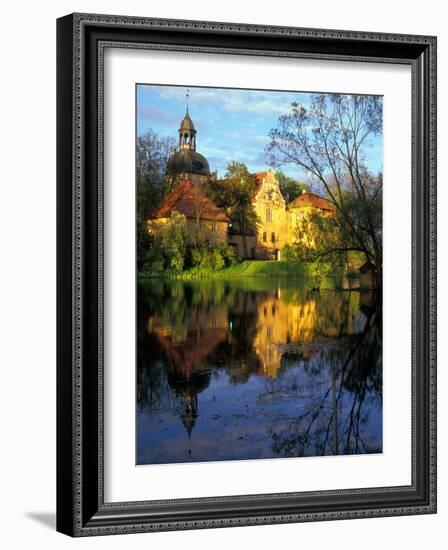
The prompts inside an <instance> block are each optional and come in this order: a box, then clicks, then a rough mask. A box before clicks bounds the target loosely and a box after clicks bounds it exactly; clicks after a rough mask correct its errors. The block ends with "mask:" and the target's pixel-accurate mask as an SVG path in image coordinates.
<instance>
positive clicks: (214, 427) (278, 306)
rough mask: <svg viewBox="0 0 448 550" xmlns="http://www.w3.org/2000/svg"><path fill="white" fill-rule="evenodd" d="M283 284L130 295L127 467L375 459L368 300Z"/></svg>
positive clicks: (375, 396)
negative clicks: (132, 399)
mask: <svg viewBox="0 0 448 550" xmlns="http://www.w3.org/2000/svg"><path fill="white" fill-rule="evenodd" d="M288 284H289V285H290V283H285V286H286V288H284V289H282V290H283V291H282V292H279V281H266V282H264V283H263V285H261V287H260V285H259V283H257V286H256V288H251V285H250V284H249V283H248V282H247V281H246V282H245V283H244V286H243V288H241V287H240V285H238V283H235V282H233V283H231V284H229V283H224V282H222V281H216V282H215V283H214V284H212V285H207V284H205V283H204V284H202V283H195V284H191V283H181V282H175V283H172V284H168V285H167V284H166V283H164V288H163V289H159V288H157V285H155V284H154V285H149V286H147V287H146V288H144V289H140V292H141V293H140V294H139V325H138V326H139V346H138V352H139V359H138V387H137V397H138V406H137V464H147V463H170V462H186V461H210V460H224V459H227V460H231V459H256V458H274V457H290V456H317V455H328V454H346V453H350V454H352V453H366V452H381V449H382V413H381V410H382V409H381V392H382V389H381V388H382V384H381V345H380V342H381V326H380V325H379V322H380V318H381V315H379V312H378V309H377V307H376V306H375V305H374V297H373V296H372V295H370V294H369V295H361V294H360V293H359V292H358V293H351V294H350V293H347V292H341V293H336V292H322V293H321V295H310V294H309V293H306V292H302V291H298V290H297V289H291V288H290V289H288V288H287V287H288ZM220 285H223V288H221V286H220ZM158 286H160V282H158ZM173 300H174V303H173Z"/></svg>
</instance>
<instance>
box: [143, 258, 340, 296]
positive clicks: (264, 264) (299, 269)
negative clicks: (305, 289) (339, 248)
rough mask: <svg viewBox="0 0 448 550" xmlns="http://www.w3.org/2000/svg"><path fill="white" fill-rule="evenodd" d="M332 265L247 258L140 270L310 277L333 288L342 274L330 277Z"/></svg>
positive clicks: (186, 275)
mask: <svg viewBox="0 0 448 550" xmlns="http://www.w3.org/2000/svg"><path fill="white" fill-rule="evenodd" d="M332 271H333V266H332V265H331V264H329V263H320V264H317V263H314V262H284V261H281V262H276V261H261V260H244V261H242V262H240V263H238V264H236V265H234V266H232V267H228V268H225V269H221V270H219V271H216V270H213V269H203V268H202V269H201V268H193V269H189V270H187V271H183V272H181V273H175V272H168V271H164V272H163V273H157V274H156V273H140V274H139V278H142V279H145V278H152V277H165V278H170V279H184V280H193V279H234V278H235V279H236V278H240V277H297V278H301V279H307V280H308V281H309V285H310V286H315V287H320V288H322V289H332V288H335V287H337V286H339V284H338V283H339V280H340V277H339V276H336V277H335V276H331V272H332Z"/></svg>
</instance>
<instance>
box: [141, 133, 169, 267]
mask: <svg viewBox="0 0 448 550" xmlns="http://www.w3.org/2000/svg"><path fill="white" fill-rule="evenodd" d="M174 147H175V141H174V139H172V138H169V137H168V138H159V137H158V136H157V135H156V134H155V133H154V132H153V131H152V130H150V131H149V132H147V133H146V134H144V135H142V136H139V137H138V138H137V145H136V180H137V181H136V205H137V209H136V234H137V265H138V268H139V267H140V266H141V265H142V262H143V261H144V258H145V253H146V251H147V249H148V247H149V246H150V239H149V236H148V231H147V228H146V220H147V217H148V213H149V212H151V211H154V210H156V209H157V207H158V206H159V204H160V202H161V200H162V198H163V197H164V195H165V194H166V184H165V171H166V165H167V162H168V158H169V156H170V154H171V152H172V150H173V148H174Z"/></svg>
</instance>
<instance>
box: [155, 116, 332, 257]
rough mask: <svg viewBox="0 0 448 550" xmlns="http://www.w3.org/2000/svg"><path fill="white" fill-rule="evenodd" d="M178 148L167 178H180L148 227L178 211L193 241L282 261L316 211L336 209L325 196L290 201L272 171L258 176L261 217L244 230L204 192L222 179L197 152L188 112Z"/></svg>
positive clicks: (306, 195) (325, 212) (256, 195)
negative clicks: (221, 244)
mask: <svg viewBox="0 0 448 550" xmlns="http://www.w3.org/2000/svg"><path fill="white" fill-rule="evenodd" d="M178 131H179V142H178V148H177V150H176V151H174V152H173V153H172V155H171V156H170V158H169V159H168V163H167V178H170V179H171V180H172V181H175V182H176V184H175V185H173V190H172V191H171V193H169V194H168V195H167V196H166V197H165V199H164V201H163V203H162V204H161V205H160V207H159V208H158V209H157V211H156V212H154V213H152V214H151V215H150V216H149V218H148V222H147V225H148V231H149V232H150V233H153V232H156V231H157V227H159V226H160V225H161V224H163V223H166V222H167V221H168V220H169V219H170V216H171V214H172V213H173V212H174V211H177V212H180V213H181V214H184V215H185V217H186V220H187V231H188V237H189V240H190V241H191V242H192V243H194V244H198V243H199V242H203V243H206V244H208V245H210V246H214V245H216V244H217V243H225V244H228V245H230V246H233V247H234V248H235V250H236V252H237V254H238V256H239V257H240V258H253V259H259V260H280V259H281V250H282V248H283V247H284V246H285V245H286V244H294V243H296V242H297V240H298V238H299V237H298V228H299V227H300V225H301V224H303V221H304V220H305V219H307V218H308V217H309V216H311V215H313V214H316V213H318V214H320V215H322V216H334V215H335V208H334V206H333V205H332V204H331V203H330V202H329V201H328V200H326V199H324V198H322V197H320V196H318V195H316V194H314V193H309V192H303V193H302V194H301V195H300V196H299V197H297V198H296V199H295V200H294V201H293V202H291V203H289V204H288V205H287V204H286V202H285V199H284V197H283V195H282V193H281V190H280V187H279V182H278V180H277V178H276V177H275V173H274V172H273V171H272V170H271V169H268V170H267V171H265V172H258V173H255V174H253V176H254V177H255V182H256V185H255V191H254V194H253V199H252V206H253V208H254V211H255V213H256V215H257V218H258V223H257V225H256V227H253V228H251V229H246V230H245V231H244V232H241V231H239V229H238V227H236V226H234V225H233V224H232V223H231V220H230V218H229V216H228V214H227V213H226V212H225V211H224V209H222V208H219V207H218V206H217V205H216V204H214V203H213V201H211V200H210V199H209V198H208V197H207V196H206V195H205V194H204V193H203V192H202V191H201V185H203V184H205V183H212V184H213V182H214V181H216V180H217V176H216V173H213V174H212V173H211V172H210V167H209V163H208V161H207V159H206V158H205V157H204V156H203V155H201V154H200V153H198V152H197V151H196V135H197V130H196V128H195V125H194V123H193V120H192V119H191V117H190V114H189V112H188V107H187V111H186V113H185V116H184V118H183V119H182V121H181V123H180V127H179V130H178ZM300 239H301V240H302V241H304V242H305V243H306V244H307V246H311V247H312V246H313V242H312V239H311V237H309V236H307V235H306V234H305V235H302V236H301V237H300Z"/></svg>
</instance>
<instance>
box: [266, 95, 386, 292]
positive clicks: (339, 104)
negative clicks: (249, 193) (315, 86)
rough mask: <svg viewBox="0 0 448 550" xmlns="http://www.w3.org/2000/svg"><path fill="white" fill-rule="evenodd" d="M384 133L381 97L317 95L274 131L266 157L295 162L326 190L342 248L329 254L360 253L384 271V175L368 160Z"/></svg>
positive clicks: (279, 163)
mask: <svg viewBox="0 0 448 550" xmlns="http://www.w3.org/2000/svg"><path fill="white" fill-rule="evenodd" d="M381 131H382V98H381V97H378V96H357V95H342V94H314V95H313V96H312V98H311V103H310V105H309V107H304V106H303V105H299V104H298V103H293V104H292V105H291V111H290V112H289V113H288V114H285V115H283V116H281V117H280V118H279V120H278V123H277V126H276V128H273V129H272V130H271V131H270V138H271V142H270V144H269V145H268V147H267V155H268V158H269V160H270V162H271V163H272V164H273V165H275V166H282V165H286V164H289V165H291V164H292V165H295V166H298V167H300V168H301V169H303V170H305V171H306V172H308V173H309V174H310V175H311V176H312V177H313V178H314V179H315V180H316V181H317V182H319V184H320V185H321V187H322V188H323V189H324V191H325V193H326V195H327V196H328V198H329V200H330V201H331V202H332V203H333V204H334V206H335V207H336V210H337V220H338V223H339V224H340V235H341V236H342V237H343V238H342V240H341V242H340V243H339V245H340V246H333V245H332V246H328V247H327V251H326V252H327V253H328V254H330V253H338V252H341V253H344V252H348V251H359V252H362V253H363V254H364V256H365V259H366V260H367V261H368V262H369V263H371V264H372V265H373V266H374V272H375V275H376V276H377V283H378V285H380V284H381V274H382V214H381V213H382V175H381V174H377V175H372V174H370V173H369V172H368V169H367V166H366V163H365V153H366V149H367V147H369V145H371V143H372V138H374V137H375V136H377V135H379V134H381Z"/></svg>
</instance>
